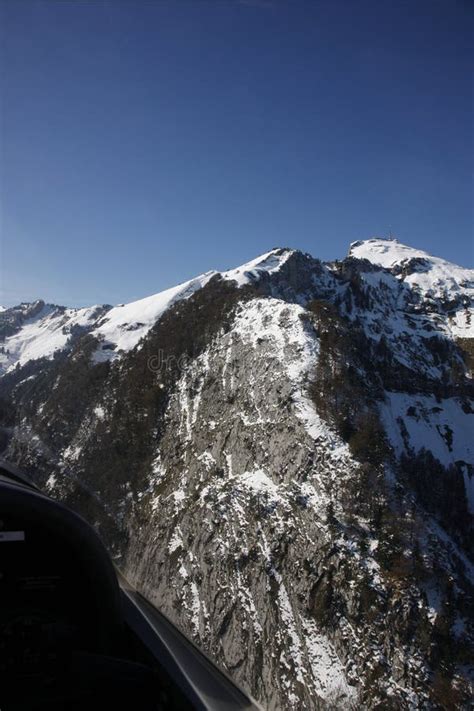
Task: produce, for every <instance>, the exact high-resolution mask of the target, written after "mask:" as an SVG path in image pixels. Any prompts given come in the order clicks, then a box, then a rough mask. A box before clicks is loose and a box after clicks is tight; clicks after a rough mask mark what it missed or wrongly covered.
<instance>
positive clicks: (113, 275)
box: [0, 0, 474, 305]
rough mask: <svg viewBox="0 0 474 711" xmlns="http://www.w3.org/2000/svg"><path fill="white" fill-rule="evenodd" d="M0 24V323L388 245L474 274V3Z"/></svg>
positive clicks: (208, 8)
mask: <svg viewBox="0 0 474 711" xmlns="http://www.w3.org/2000/svg"><path fill="white" fill-rule="evenodd" d="M0 4H1V17H0V21H1V26H2V30H1V31H2V54H1V73H2V78H1V102H2V117H1V119H2V122H1V131H2V134H1V156H0V157H1V180H2V184H1V197H2V224H1V229H2V254H1V259H2V265H1V272H0V276H1V285H0V286H1V287H2V292H0V303H4V304H5V305H8V304H13V303H17V302H18V301H20V300H30V299H33V298H36V297H40V296H41V297H43V298H45V299H46V300H49V301H53V302H56V303H64V304H69V305H76V304H77V305H83V304H90V303H96V302H109V303H115V302H121V301H130V300H132V299H136V298H139V297H141V296H145V295H148V294H151V293H154V292H156V291H159V290H161V289H163V288H166V287H168V286H170V285H173V284H175V283H177V282H179V281H183V280H185V279H187V278H189V277H191V276H193V275H195V274H197V273H200V272H202V271H207V270H208V269H211V268H216V269H224V268H229V267H232V266H236V265H238V264H240V263H242V262H244V261H247V260H248V259H251V258H252V257H254V256H255V255H257V254H259V253H261V252H264V251H266V250H268V249H270V248H272V247H274V246H277V245H281V246H292V247H299V248H301V249H303V250H305V251H309V252H311V253H312V254H313V255H314V256H318V257H320V258H322V259H332V258H341V257H343V256H344V255H345V253H346V251H347V248H348V244H349V242H351V241H353V240H356V239H361V238H362V239H364V238H368V237H371V236H373V235H386V234H387V233H388V231H389V229H392V231H393V232H394V234H395V235H396V236H397V237H398V238H399V239H400V240H401V241H404V242H407V243H408V244H412V245H413V246H416V247H420V248H422V249H426V250H428V251H430V252H432V253H434V254H436V255H439V256H443V257H445V258H447V259H450V260H452V261H455V262H458V263H461V264H464V265H466V266H473V261H474V259H473V251H472V241H473V213H472V198H473V194H472V187H473V185H472V164H473V144H472V131H473V116H472V85H471V76H470V75H471V71H472V68H473V55H472V49H471V44H472V26H473V4H472V3H471V2H469V1H468V0H466V1H465V2H463V1H462V0H428V1H424V0H411V1H410V2H408V1H406V2H404V1H402V0H399V1H397V2H390V0H373V1H370V2H369V1H368V0H367V1H365V0H346V1H345V0H321V1H319V0H308V1H304V0H291V1H290V0H287V1H285V0H209V1H208V0H174V1H172V0H169V1H168V0H155V1H153V0H149V1H148V2H140V0H134V1H130V2H125V1H123V2H122V1H121V0H110V1H109V2H108V1H107V0H69V1H68V0H52V1H47V0H38V1H34V0H32V1H30V0H0Z"/></svg>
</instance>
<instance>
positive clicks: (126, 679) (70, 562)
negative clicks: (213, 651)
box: [0, 462, 259, 711]
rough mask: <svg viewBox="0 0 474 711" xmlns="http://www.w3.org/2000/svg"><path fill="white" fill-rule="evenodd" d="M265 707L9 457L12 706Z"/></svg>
mask: <svg viewBox="0 0 474 711" xmlns="http://www.w3.org/2000/svg"><path fill="white" fill-rule="evenodd" d="M122 708H124V709H134V710H135V709H136V710H137V711H140V710H142V709H143V711H148V710H160V709H183V710H184V709H209V710H210V709H215V710H216V711H217V709H219V711H223V710H225V709H228V710H229V711H231V710H234V709H235V710H237V709H257V708H259V706H258V705H257V704H256V702H255V701H253V700H252V699H251V698H250V697H249V696H248V695H247V694H246V693H245V692H244V691H243V690H241V689H240V688H238V687H237V686H236V685H235V684H234V683H233V682H232V681H231V679H230V678H229V677H227V675H226V674H224V673H223V672H221V671H220V670H219V669H218V668H217V667H216V666H215V665H214V664H213V662H212V661H211V660H210V659H209V658H208V657H207V656H206V655H204V654H203V653H202V652H201V651H200V650H199V649H198V648H197V647H196V646H195V645H194V644H193V643H192V642H191V641H190V640H188V638H187V637H186V636H185V635H183V634H182V633H181V632H180V631H179V630H178V629H177V628H176V627H175V626H174V625H173V624H172V623H171V621H170V620H169V619H168V618H167V617H165V616H164V615H163V614H162V613H160V612H159V611H158V610H156V609H155V608H154V607H153V606H152V605H151V604H150V603H148V602H147V601H146V599H145V598H143V597H142V596H141V595H140V594H139V593H138V592H137V591H135V590H134V589H132V588H131V587H130V586H129V585H128V584H127V582H126V580H125V579H124V578H123V577H122V576H121V574H120V573H119V572H118V571H117V570H116V569H115V567H114V565H113V563H112V561H111V559H110V557H109V555H108V553H107V551H106V549H105V548H104V546H103V544H102V542H101V540H100V539H99V537H98V535H97V534H96V532H95V530H94V529H93V528H92V527H91V526H90V525H89V524H88V523H86V522H85V521H84V520H83V519H82V518H81V517H80V516H78V515H77V514H76V513H74V512H72V511H70V510H69V509H68V508H66V507H65V506H64V505H62V504H61V503H58V502H57V501H53V500H52V499H50V498H48V497H47V496H46V495H44V494H42V493H41V492H40V491H39V490H38V489H37V488H36V487H35V486H34V485H33V484H32V483H31V481H30V480H29V479H28V478H27V477H26V476H25V475H24V474H22V473H21V472H20V471H18V470H17V469H16V468H15V467H13V466H11V465H10V464H7V463H5V462H0V710H1V711H43V710H44V711H46V709H48V711H57V710H58V709H61V710H63V709H64V710H66V709H67V710H69V709H71V710H74V711H75V710H76V709H94V710H95V709H122Z"/></svg>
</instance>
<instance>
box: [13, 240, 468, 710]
mask: <svg viewBox="0 0 474 711" xmlns="http://www.w3.org/2000/svg"><path fill="white" fill-rule="evenodd" d="M473 368H474V271H473V270H468V269H463V268H461V267H458V266H456V265H453V264H450V263H448V262H446V261H444V260H442V259H439V258H436V257H432V256H430V255H428V254H427V253H425V252H422V251H420V250H416V249H413V248H411V247H408V246H405V245H403V244H400V243H399V242H398V241H396V240H383V239H371V240H366V241H361V242H355V243H353V244H352V245H351V247H350V250H349V254H348V256H347V257H346V258H345V259H344V260H342V261H336V262H327V263H324V262H321V261H319V260H318V259H315V258H313V257H312V256H310V255H309V254H305V253H303V252H300V251H298V250H293V249H285V248H278V249H274V250H272V251H271V252H269V253H267V254H264V255H262V256H261V257H258V258H256V259H254V260H253V261H251V262H249V263H248V264H245V265H243V266H241V267H239V268H238V269H234V270H231V271H227V272H214V271H211V272H207V273H206V274H203V275H201V276H198V277H196V278H195V279H191V280H190V281H188V282H186V283H184V284H180V285H179V286H176V287H174V288H172V289H168V290H166V291H163V292H161V293H159V294H156V295H154V296H150V297H148V298H145V299H141V300H140V301H136V302H134V303H131V304H126V305H119V306H115V307H111V306H109V305H100V306H95V307H90V308H83V309H71V308H65V307H62V306H56V305H51V304H45V303H44V302H42V301H38V302H35V303H24V304H20V305H19V306H16V307H13V308H8V309H4V310H0V448H1V449H2V450H3V452H2V456H4V457H6V458H8V459H10V460H12V461H14V462H15V463H18V464H20V465H21V466H22V467H23V468H25V469H26V470H27V471H30V473H31V474H32V476H33V477H34V478H35V479H36V481H37V482H38V483H39V485H40V486H41V487H43V488H44V489H45V490H46V491H47V492H48V493H49V494H51V495H52V496H56V497H59V498H61V499H63V500H64V501H66V502H67V503H68V504H69V505H71V506H72V507H74V508H76V509H77V510H79V511H80V512H82V513H83V515H85V516H86V517H87V518H88V519H89V520H92V521H93V522H94V523H95V524H96V525H97V527H98V528H99V529H100V530H101V532H102V535H103V537H104V538H105V539H106V541H107V543H108V545H109V547H110V549H111V550H112V552H113V554H114V555H115V556H116V559H117V560H118V561H119V562H120V566H121V568H122V569H123V570H124V572H125V574H126V575H127V576H128V578H129V579H130V580H131V582H132V583H134V584H135V585H136V586H137V587H138V588H139V589H140V590H142V591H143V592H144V594H145V595H147V597H149V599H150V600H151V601H152V602H153V603H154V604H156V605H157V606H159V607H160V608H161V609H163V610H164V611H165V612H166V613H167V614H168V615H170V616H171V617H172V619H173V620H175V621H176V623H177V624H178V625H179V626H180V627H181V628H182V629H183V630H184V631H186V632H187V633H188V634H189V635H190V636H191V637H192V638H194V639H195V640H196V641H197V642H198V644H200V645H201V646H202V647H203V648H204V649H206V650H207V651H208V652H209V653H210V654H211V656H212V657H213V658H215V659H216V660H217V661H218V663H219V664H220V665H221V666H222V667H223V668H225V669H227V670H228V671H229V673H230V674H231V675H232V676H233V677H234V678H236V679H237V680H238V681H239V682H240V683H242V684H243V685H244V686H246V687H247V688H248V689H249V690H250V691H251V692H252V694H253V695H254V696H255V697H256V698H257V699H259V700H260V701H261V702H262V704H263V705H264V706H265V707H266V708H269V709H301V708H305V709H319V708H331V709H332V708H337V709H351V708H353V709H384V711H385V709H439V708H440V709H458V708H459V709H463V708H468V707H469V706H468V704H469V700H470V699H471V698H472V693H473V688H472V681H473V678H474V668H473V666H472V659H473V658H474V645H473V641H474V630H473V607H472V593H473V581H474V567H473V543H472V540H473V539H472V534H473V514H474V444H473V441H474V438H473V432H474V399H473V396H474V387H473V381H472V372H473Z"/></svg>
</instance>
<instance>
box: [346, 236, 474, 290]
mask: <svg viewBox="0 0 474 711" xmlns="http://www.w3.org/2000/svg"><path fill="white" fill-rule="evenodd" d="M349 255H350V256H351V257H356V259H367V260H368V261H369V262H372V264H375V265H379V266H381V267H383V268H384V269H393V268H394V267H403V266H405V265H406V266H408V263H409V262H410V260H412V259H417V260H422V261H420V262H419V263H418V264H414V265H413V268H412V269H410V273H408V274H406V275H404V276H401V275H400V278H402V279H403V281H405V282H406V283H407V284H409V285H410V286H412V287H415V288H418V289H419V290H420V291H421V292H422V293H424V294H426V295H428V294H429V295H431V296H434V297H443V296H447V297H449V296H450V295H452V296H455V295H456V294H459V293H461V292H462V293H464V294H465V295H466V296H468V297H470V298H474V269H465V268H463V267H459V266H457V265H456V264H452V263H451V262H448V261H446V260H445V259H441V258H439V257H432V256H431V255H430V254H428V253H427V252H423V251H422V250H420V249H414V248H413V247H408V246H407V245H406V244H401V242H399V241H398V240H396V239H382V238H374V239H368V240H363V241H360V242H353V243H352V244H351V247H350V250H349Z"/></svg>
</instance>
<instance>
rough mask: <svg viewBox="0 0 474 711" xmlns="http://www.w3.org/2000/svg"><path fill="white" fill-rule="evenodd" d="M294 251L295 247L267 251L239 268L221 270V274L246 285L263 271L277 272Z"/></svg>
mask: <svg viewBox="0 0 474 711" xmlns="http://www.w3.org/2000/svg"><path fill="white" fill-rule="evenodd" d="M294 251H295V250H294V249H278V248H277V249H272V250H271V251H270V252H265V254H261V255H260V257H256V258H255V259H252V261H250V262H247V263H246V264H242V266H241V267H237V269H229V270H228V271H226V272H221V276H222V278H223V279H227V280H229V281H236V282H237V284H238V285H239V286H244V284H249V283H251V282H252V281H255V279H258V277H259V276H261V274H262V273H263V272H268V274H274V273H275V272H277V271H278V270H279V269H281V267H282V266H283V264H284V263H285V262H286V261H287V259H288V258H289V257H290V256H291V255H292V254H293V252H294Z"/></svg>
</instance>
